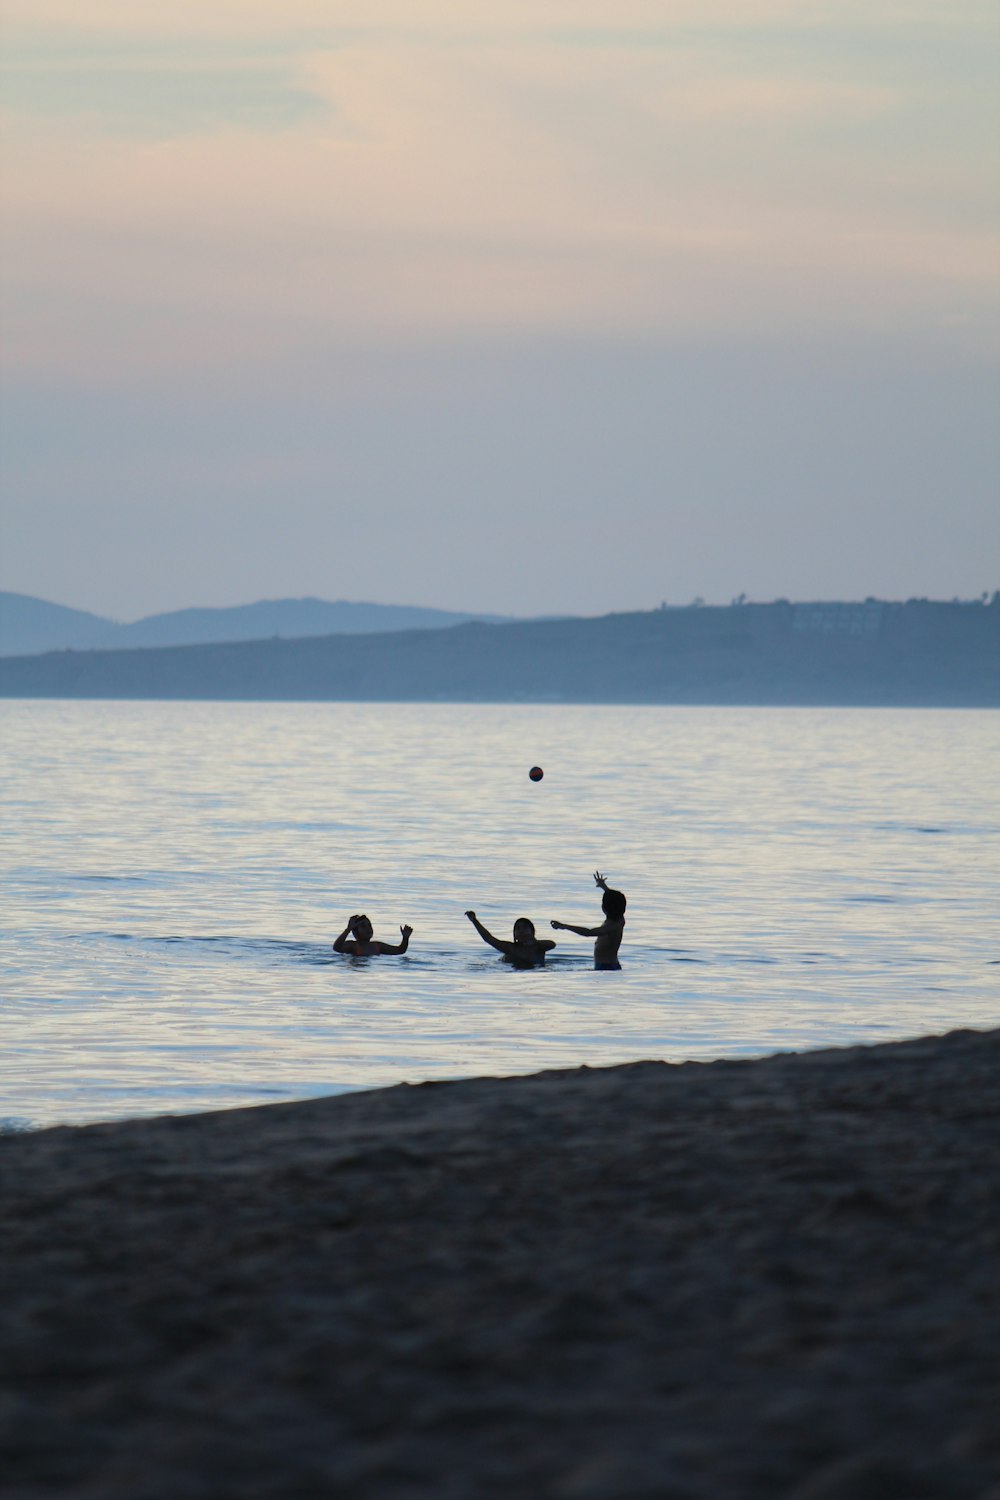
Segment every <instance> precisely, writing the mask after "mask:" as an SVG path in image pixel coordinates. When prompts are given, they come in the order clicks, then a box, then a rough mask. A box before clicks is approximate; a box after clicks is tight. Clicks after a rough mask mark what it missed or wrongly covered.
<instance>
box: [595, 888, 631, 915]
mask: <svg viewBox="0 0 1000 1500" xmlns="http://www.w3.org/2000/svg"><path fill="white" fill-rule="evenodd" d="M627 905H628V902H627V901H626V900H625V892H624V891H610V890H609V891H605V892H604V895H603V896H602V897H601V910H602V911H603V913H604V915H605V916H606V917H610V918H611V919H612V921H617V920H618V918H619V917H623V916H624V915H625V908H626V906H627Z"/></svg>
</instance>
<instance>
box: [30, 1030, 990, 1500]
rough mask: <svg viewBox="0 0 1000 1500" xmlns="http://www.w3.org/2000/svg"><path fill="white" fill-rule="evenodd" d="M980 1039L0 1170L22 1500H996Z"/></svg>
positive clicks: (215, 1125)
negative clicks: (266, 1499)
mask: <svg viewBox="0 0 1000 1500" xmlns="http://www.w3.org/2000/svg"><path fill="white" fill-rule="evenodd" d="M998 1182H1000V1032H992V1033H989V1034H986V1035H981V1034H975V1033H971V1032H956V1033H953V1034H952V1035H950V1036H948V1037H945V1038H943V1039H932V1040H926V1041H918V1042H910V1043H904V1044H901V1045H896V1046H887V1047H879V1048H874V1049H870V1050H868V1049H853V1050H849V1051H836V1052H821V1053H813V1054H807V1055H803V1056H783V1057H776V1058H770V1059H767V1060H765V1061H763V1062H748V1063H715V1064H712V1065H710V1066H704V1065H698V1064H688V1065H686V1066H683V1067H668V1066H664V1065H662V1064H656V1063H638V1064H635V1065H632V1066H628V1067H620V1068H611V1069H607V1070H600V1071H587V1070H580V1071H579V1072H576V1071H574V1072H567V1073H549V1074H542V1075H539V1076H535V1077H532V1078H520V1079H507V1080H489V1079H488V1080H478V1081H472V1082H467V1083H456V1084H436V1085H424V1086H421V1087H418V1088H406V1087H402V1088H397V1089H389V1090H384V1091H380V1092H378V1093H370V1094H358V1095H352V1096H346V1097H340V1098H336V1099H328V1100H321V1101H315V1102H311V1103H305V1104H294V1105H279V1106H275V1107H271V1108H265V1109H253V1110H239V1111H231V1112H227V1113H223V1114H215V1115H203V1116H189V1117H186V1118H183V1117H182V1118H179V1119H161V1120H153V1121H148V1122H138V1123H137V1122H131V1123H125V1124H116V1125H101V1126H91V1127H89V1128H87V1129H75V1130H73V1129H62V1130H50V1131H45V1132H43V1133H40V1134H37V1135H33V1136H22V1137H11V1138H7V1139H4V1140H2V1141H0V1183H2V1203H3V1244H2V1247H0V1255H2V1261H0V1275H2V1278H3V1327H2V1338H3V1349H2V1355H0V1473H2V1475H3V1478H4V1480H5V1481H6V1486H7V1488H6V1490H5V1493H6V1494H7V1495H9V1496H11V1497H21V1496H24V1497H29V1496H43V1495H45V1496H47V1495H72V1496H79V1497H88V1500H106V1497H113V1500H117V1497H121V1500H151V1497H156V1500H187V1497H195V1496H197V1497H205V1500H225V1497H230V1496H231V1497H234V1500H235V1497H239V1500H243V1497H256V1496H301V1497H303V1500H307V1497H317V1496H324V1495H331V1496H337V1497H338V1500H339V1497H343V1500H351V1497H360V1496H364V1497H366V1500H367V1497H371V1500H402V1497H413V1496H421V1497H424V1496H426V1497H433V1500H438V1497H441V1500H449V1497H466V1496H473V1497H474V1496H497V1497H500V1496H504V1497H506V1496H511V1497H517V1500H535V1497H538V1500H548V1497H559V1500H597V1497H599V1500H638V1497H649V1500H652V1497H657V1500H659V1497H674V1496H676V1497H678V1500H681V1497H695V1496H697V1497H706V1500H708V1497H711V1500H741V1497H745V1496H754V1497H758V1496H759V1497H760V1500H793V1497H794V1500H928V1497H933V1500H964V1497H976V1500H983V1497H986V1496H990V1497H993V1500H1000V1318H998V1302H1000V1206H998V1198H1000V1192H998Z"/></svg>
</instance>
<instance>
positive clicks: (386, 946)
mask: <svg viewBox="0 0 1000 1500" xmlns="http://www.w3.org/2000/svg"><path fill="white" fill-rule="evenodd" d="M399 930H400V932H401V933H402V935H403V941H402V942H401V943H379V942H376V941H375V937H374V929H373V928H372V924H371V923H370V922H369V920H368V918H367V917H366V916H364V915H363V914H362V915H361V916H356V917H350V918H349V919H348V923H347V926H346V927H345V928H344V930H343V932H342V933H341V934H340V936H339V938H336V939H335V940H334V944H333V951H334V953H349V954H350V955H351V956H352V957H353V958H375V957H377V955H378V954H380V953H405V952H406V950H407V948H408V947H409V946H410V934H411V932H412V931H413V928H412V927H401V928H400V929H399ZM351 938H353V939H354V941H353V942H351V941H350V939H351Z"/></svg>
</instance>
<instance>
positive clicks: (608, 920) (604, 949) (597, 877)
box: [552, 870, 628, 969]
mask: <svg viewBox="0 0 1000 1500" xmlns="http://www.w3.org/2000/svg"><path fill="white" fill-rule="evenodd" d="M594 884H595V885H596V886H598V888H599V889H600V890H602V891H603V892H604V895H603V896H602V897H601V909H602V911H603V912H604V921H603V922H602V923H601V925H600V927H574V926H573V924H572V923H571V922H553V923H552V926H553V927H554V928H555V929H556V931H557V932H559V931H562V932H575V933H576V935H577V937H592V938H595V939H596V942H595V943H594V968H595V969H620V968H621V964H620V963H619V962H618V950H619V948H620V947H621V945H622V937H623V936H624V933H625V908H626V906H627V905H628V902H627V901H626V899H625V896H624V894H623V892H621V891H613V890H612V889H611V888H610V887H609V885H608V882H607V881H606V880H605V878H604V876H603V875H602V874H601V872H600V870H595V871H594Z"/></svg>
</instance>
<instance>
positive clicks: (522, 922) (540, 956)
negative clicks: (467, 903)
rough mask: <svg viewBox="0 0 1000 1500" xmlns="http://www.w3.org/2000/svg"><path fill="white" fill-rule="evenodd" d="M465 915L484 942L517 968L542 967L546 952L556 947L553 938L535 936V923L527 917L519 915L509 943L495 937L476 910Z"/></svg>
mask: <svg viewBox="0 0 1000 1500" xmlns="http://www.w3.org/2000/svg"><path fill="white" fill-rule="evenodd" d="M465 915H466V916H467V917H468V919H469V921H470V922H471V923H472V925H473V927H474V928H475V929H476V931H477V932H478V933H479V936H480V937H481V938H482V940H483V942H484V943H489V945H490V947H491V948H495V949H496V950H497V952H498V953H502V954H503V956H504V960H505V961H506V962H507V963H509V964H513V965H514V967H515V969H537V968H540V967H541V966H542V965H543V964H544V963H545V955H546V953H549V952H551V950H552V949H553V948H554V947H555V943H554V942H553V940H552V939H551V938H537V937H536V936H535V924H534V922H532V921H530V920H529V919H528V918H527V917H518V919H517V921H516V922H515V923H514V941H513V942H512V943H508V942H507V941H506V940H505V939H504V938H498V937H494V936H493V934H492V932H490V930H489V928H487V927H484V926H483V924H482V922H480V920H479V918H478V917H477V916H476V914H475V912H474V911H467V912H466V913H465Z"/></svg>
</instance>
